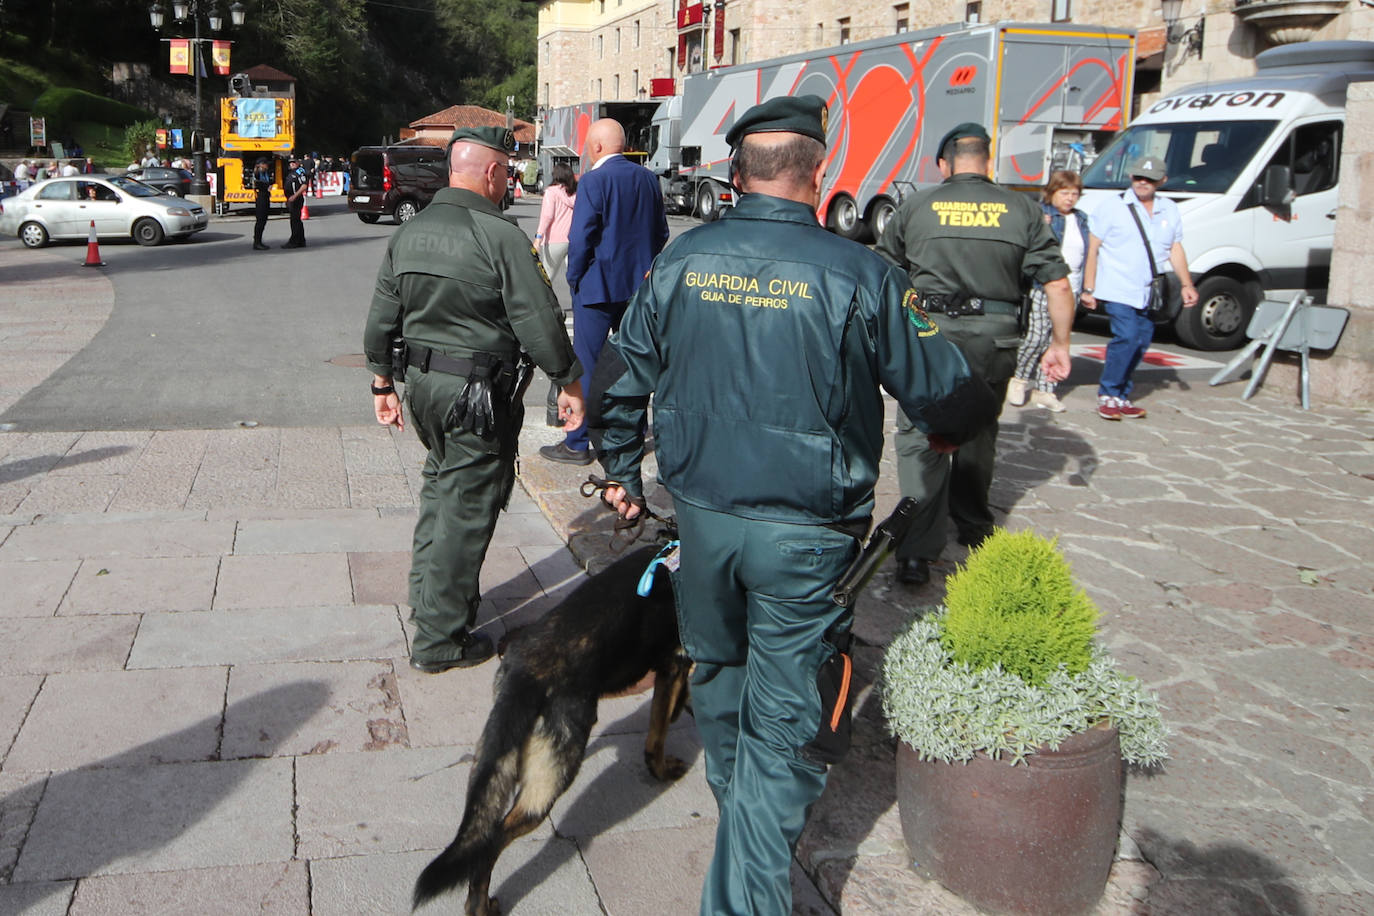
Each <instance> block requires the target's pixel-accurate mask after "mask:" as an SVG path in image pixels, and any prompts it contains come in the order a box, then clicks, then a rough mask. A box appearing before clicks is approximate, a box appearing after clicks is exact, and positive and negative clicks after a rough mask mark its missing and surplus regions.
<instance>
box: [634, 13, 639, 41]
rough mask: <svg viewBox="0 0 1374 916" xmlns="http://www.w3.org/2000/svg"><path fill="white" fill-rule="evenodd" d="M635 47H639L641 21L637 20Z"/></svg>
mask: <svg viewBox="0 0 1374 916" xmlns="http://www.w3.org/2000/svg"><path fill="white" fill-rule="evenodd" d="M635 47H636V48H637V47H639V20H638V19H636V20H635Z"/></svg>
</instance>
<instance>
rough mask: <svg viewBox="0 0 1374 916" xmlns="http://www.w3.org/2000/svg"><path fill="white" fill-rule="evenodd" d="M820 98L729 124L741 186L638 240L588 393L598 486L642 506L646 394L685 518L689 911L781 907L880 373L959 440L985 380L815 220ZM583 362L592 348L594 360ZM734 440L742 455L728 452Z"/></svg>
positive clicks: (868, 473) (866, 488) (978, 416)
mask: <svg viewBox="0 0 1374 916" xmlns="http://www.w3.org/2000/svg"><path fill="white" fill-rule="evenodd" d="M826 115H827V111H826V106H825V102H824V101H822V100H821V99H820V98H818V97H816V96H812V95H808V96H801V97H796V98H793V97H782V98H776V99H771V100H769V101H767V102H765V103H763V104H761V105H758V106H755V107H754V108H751V109H750V110H749V111H747V112H745V113H744V114H743V115H742V116H741V117H740V118H739V120H738V121H736V122H735V124H734V126H733V127H731V129H730V131H729V133H728V134H727V135H726V140H727V142H729V143H730V145H731V146H732V147H734V148H735V150H736V152H735V158H734V163H733V165H734V174H735V176H736V177H735V180H736V183H737V185H738V187H739V189H740V190H741V192H742V193H743V197H742V198H741V199H740V201H739V205H738V206H736V207H733V208H730V209H729V210H727V211H725V214H724V216H723V217H722V218H721V219H720V220H719V221H718V222H715V223H709V224H706V225H703V226H700V227H698V228H695V229H693V230H691V231H690V232H688V233H686V234H685V235H683V236H682V237H680V238H678V239H677V240H676V241H674V242H673V243H672V244H670V245H669V246H668V247H667V248H666V249H664V251H663V253H662V254H660V255H659V256H658V259H657V260H656V261H655V262H654V264H653V267H652V269H651V270H650V272H649V275H648V276H647V277H646V278H645V280H644V282H643V284H642V285H641V286H640V287H639V290H638V292H636V293H635V296H634V298H633V299H632V300H631V302H630V304H629V307H628V309H627V311H626V313H625V316H624V319H623V321H622V324H621V327H620V331H619V335H618V337H616V338H614V346H615V349H616V351H617V352H618V354H619V356H620V357H622V358H623V360H624V362H625V364H626V366H627V368H626V371H625V373H624V375H622V376H621V378H620V379H619V380H618V381H616V382H615V383H614V384H612V385H611V387H610V389H609V391H608V392H607V394H606V396H605V398H604V399H603V400H602V406H603V409H604V414H603V417H602V419H601V423H602V425H604V426H605V432H604V434H603V437H602V442H601V449H602V451H601V461H602V463H603V465H604V466H605V469H606V473H607V475H608V476H609V477H610V479H612V480H614V481H618V482H619V484H618V485H616V486H612V487H609V488H607V491H606V499H607V501H608V502H611V503H612V504H613V505H615V506H616V508H617V510H618V511H619V512H620V514H621V515H622V516H624V517H626V518H636V517H638V515H639V514H640V512H641V509H642V507H643V506H644V502H643V483H642V481H641V478H640V464H641V459H642V456H643V454H644V438H643V436H644V433H643V431H642V430H643V427H642V421H643V419H644V415H645V412H646V409H647V403H648V400H649V397H650V395H651V394H652V395H653V399H654V435H655V437H656V440H657V444H656V447H655V454H656V457H657V459H658V472H659V479H660V480H661V482H662V483H663V485H664V486H665V487H666V488H667V489H668V491H669V492H670V493H671V494H672V496H673V505H674V508H675V510H676V513H677V521H678V526H679V532H680V535H681V557H680V562H681V565H680V568H679V574H680V575H679V577H678V585H679V587H680V592H679V594H678V598H679V612H678V616H679V621H680V623H681V631H682V642H683V645H684V646H685V647H686V649H687V651H688V652H689V653H690V655H691V656H692V658H693V660H694V661H695V662H696V667H695V670H694V674H693V676H692V706H693V711H694V715H695V718H696V724H697V728H698V729H699V731H700V733H701V739H702V744H703V747H704V751H705V757H706V778H707V781H708V782H709V784H710V786H711V790H712V791H713V792H714V794H715V797H716V804H717V807H718V808H719V810H720V822H719V825H718V826H717V828H716V847H715V854H714V858H713V859H712V862H711V867H710V870H709V871H708V873H707V876H706V884H705V887H704V889H703V892H702V902H701V912H702V913H703V914H711V916H715V914H722V913H750V914H774V916H785V914H788V913H790V912H791V886H790V883H789V873H790V868H791V862H792V854H793V850H794V847H795V845H796V842H797V838H798V837H799V836H800V834H801V830H802V827H803V825H804V823H805V820H806V815H807V812H808V811H809V809H810V807H811V805H812V804H813V803H814V802H815V801H816V799H817V798H819V797H820V795H821V791H822V790H823V789H824V787H825V781H826V763H825V762H823V761H826V760H830V761H833V760H834V759H837V758H836V756H835V754H836V753H842V750H841V751H838V752H837V751H836V749H835V748H830V749H829V750H830V751H831V753H829V754H827V753H824V752H822V751H821V750H820V749H819V748H818V747H817V746H816V745H814V744H813V742H814V741H816V740H817V737H818V735H819V734H820V733H821V723H822V721H823V716H824V721H827V722H828V721H829V720H830V713H831V712H832V711H833V710H824V711H823V710H822V703H821V701H820V699H819V696H818V690H817V675H818V672H819V671H820V670H821V668H822V663H823V662H824V661H825V660H827V659H828V658H829V657H830V656H831V655H832V654H833V653H834V652H835V651H836V645H837V644H842V643H845V642H847V634H848V632H849V627H850V622H851V619H852V613H851V612H850V611H849V610H846V609H845V608H841V607H840V606H839V605H837V604H835V603H834V601H833V600H832V598H831V592H832V590H833V588H834V586H835V585H836V583H837V582H838V581H839V579H840V577H841V576H842V575H843V573H844V572H845V570H846V569H847V568H848V567H849V566H850V564H851V563H852V562H853V560H854V559H855V557H856V556H857V555H858V545H859V540H860V539H861V538H862V537H864V535H865V534H866V533H867V530H868V526H869V524H870V523H871V521H872V513H873V505H874V498H873V486H874V483H875V482H876V480H877V476H878V459H879V455H880V453H881V451H882V445H883V400H882V393H881V391H880V390H879V388H880V386H881V388H883V389H886V390H887V391H888V392H889V393H891V394H892V395H893V397H895V398H896V399H897V400H898V402H899V403H900V404H901V405H902V406H903V408H904V409H905V410H906V411H907V413H908V414H909V415H910V416H911V418H912V419H913V421H914V422H915V423H916V424H918V425H919V426H920V427H921V428H922V429H923V430H925V431H927V432H929V433H932V434H935V435H938V436H940V437H943V438H944V439H945V440H947V441H949V442H952V443H957V442H960V441H963V440H964V439H965V438H967V437H968V436H970V435H973V434H974V433H975V432H976V431H977V430H978V429H979V428H981V427H982V426H983V425H985V424H986V423H988V422H990V421H991V420H992V418H993V416H994V415H995V413H996V409H997V405H996V404H995V403H994V402H993V397H992V392H991V391H990V390H989V389H988V387H987V385H985V384H983V383H982V382H981V381H979V380H977V379H976V378H974V377H973V376H972V375H971V373H970V372H969V369H968V366H967V365H966V364H965V362H964V359H963V357H961V356H960V355H959V351H958V350H957V349H955V347H954V346H953V345H952V344H951V343H950V342H949V341H948V340H946V339H945V338H944V337H943V336H942V335H941V334H940V332H939V330H938V329H937V328H936V326H935V324H934V322H932V321H930V320H929V319H928V318H927V316H926V315H925V314H924V313H922V312H921V311H920V309H919V308H917V307H916V303H915V293H914V292H913V290H912V289H911V285H910V283H908V282H907V278H906V275H905V274H904V273H903V272H902V271H901V270H900V269H898V268H896V267H893V266H892V265H890V264H888V263H887V262H885V261H884V260H883V259H882V258H880V257H878V256H877V255H875V254H873V253H872V252H871V251H869V250H868V249H866V248H864V247H863V246H861V245H858V244H855V243H854V242H849V241H846V240H844V239H841V238H839V237H837V236H835V235H832V234H831V233H829V232H827V231H826V230H825V229H823V228H822V227H821V226H820V225H819V224H818V223H817V220H816V206H817V204H818V203H819V200H820V188H821V180H822V178H823V176H824V174H825V137H826V130H825V120H826ZM599 368H600V366H599V365H598V370H599ZM741 456H745V459H744V460H741Z"/></svg>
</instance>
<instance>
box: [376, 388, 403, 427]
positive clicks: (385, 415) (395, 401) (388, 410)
mask: <svg viewBox="0 0 1374 916" xmlns="http://www.w3.org/2000/svg"><path fill="white" fill-rule="evenodd" d="M372 408H373V410H374V411H375V412H376V414H377V422H378V423H380V424H382V425H383V426H394V427H396V428H397V429H400V430H404V429H405V428H406V418H405V414H404V412H402V410H401V399H400V398H399V397H397V396H396V393H395V392H394V391H393V392H392V393H391V394H374V395H373V396H372Z"/></svg>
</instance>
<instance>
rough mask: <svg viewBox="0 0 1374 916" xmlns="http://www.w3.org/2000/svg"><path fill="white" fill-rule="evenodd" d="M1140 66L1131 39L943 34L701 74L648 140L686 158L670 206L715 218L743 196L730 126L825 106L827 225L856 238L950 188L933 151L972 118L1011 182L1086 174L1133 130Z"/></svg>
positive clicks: (972, 30) (1061, 31)
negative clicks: (744, 117) (779, 99)
mask: <svg viewBox="0 0 1374 916" xmlns="http://www.w3.org/2000/svg"><path fill="white" fill-rule="evenodd" d="M1134 68H1135V33H1134V32H1133V31H1131V30H1129V29H1115V28H1105V27H1102V26H1092V25H1078V24H1076V23H1054V24H1033V23H1018V22H999V23H992V24H981V25H979V24H974V25H969V24H962V23H961V24H955V25H946V26H938V27H935V28H929V29H923V30H920V31H914V32H902V33H899V34H896V35H888V36H885V37H883V38H875V39H873V40H871V41H862V42H855V43H853V44H847V45H842V46H840V47H834V48H825V49H822V50H817V51H808V52H805V53H801V54H793V55H790V56H787V57H779V58H775V59H773V60H767V61H762V62H760V63H755V64H742V65H739V66H734V67H725V68H720V69H715V70H708V71H706V72H704V73H695V74H692V75H690V76H688V77H687V78H686V79H685V81H684V84H683V91H682V96H681V98H680V99H671V100H669V101H667V102H664V103H662V104H661V105H660V106H659V109H658V111H657V112H656V113H655V116H654V123H653V125H652V126H651V127H652V129H651V132H650V136H651V139H652V140H654V141H655V145H656V146H657V147H659V153H660V155H658V156H656V157H654V158H655V159H668V158H670V157H671V156H672V155H673V154H676V157H677V158H676V159H675V160H674V161H672V162H671V164H670V165H669V167H668V168H667V169H666V170H665V171H664V172H663V184H664V196H665V201H666V203H667V204H668V206H669V207H670V209H673V210H675V211H677V212H682V213H695V214H696V215H697V216H699V217H701V218H702V219H712V218H714V217H715V216H716V215H717V214H718V213H719V210H720V207H722V206H726V205H729V204H730V203H731V202H732V201H733V199H734V198H733V192H732V190H731V187H730V180H729V162H730V149H729V147H728V146H727V145H726V143H725V134H726V132H727V131H729V129H730V127H731V126H732V125H733V124H734V123H735V119H736V118H737V117H739V116H740V115H741V114H743V113H744V112H745V111H746V110H747V109H748V108H750V107H751V106H753V105H756V104H758V103H759V102H762V101H765V100H767V99H770V98H773V97H775V96H783V95H805V94H811V95H818V96H820V97H821V98H823V99H825V100H826V101H827V102H828V103H829V105H830V113H829V127H828V131H827V144H826V145H827V149H828V156H829V160H828V162H827V166H826V175H825V184H824V185H823V187H822V189H821V207H820V216H821V219H822V220H823V221H824V223H825V224H826V225H827V226H828V227H829V228H830V229H832V230H833V231H835V232H837V233H838V234H840V235H843V236H845V237H846V238H854V239H859V238H865V237H871V236H874V235H876V234H880V233H881V232H882V230H883V228H884V227H885V226H886V224H887V221H888V220H889V219H891V217H892V214H893V213H895V212H896V207H897V204H898V202H899V201H900V200H901V198H902V195H903V194H904V193H909V192H910V191H912V190H914V189H915V188H917V187H920V186H922V185H927V184H932V183H936V182H938V181H940V180H941V176H940V172H939V169H938V167H937V166H936V159H937V156H938V152H939V151H938V150H936V149H935V146H936V144H938V143H939V141H940V137H941V136H943V135H944V133H945V132H946V131H948V130H949V129H950V128H952V127H954V126H955V125H956V124H960V123H962V122H964V121H978V122H980V123H982V124H983V125H985V126H986V127H987V129H988V133H989V134H990V135H991V137H992V152H993V174H992V176H991V177H992V178H993V179H994V180H995V181H998V182H1000V183H1002V184H1006V185H1011V186H1017V187H1023V188H1031V187H1040V186H1042V185H1043V184H1044V183H1045V181H1046V179H1048V177H1049V174H1050V172H1051V171H1052V170H1054V169H1056V168H1073V169H1077V170H1081V169H1082V168H1083V167H1084V166H1085V165H1086V164H1088V163H1090V162H1091V161H1092V159H1093V157H1094V156H1095V155H1096V151H1097V150H1100V149H1101V148H1102V147H1103V146H1105V145H1106V143H1107V142H1109V141H1110V139H1111V137H1112V136H1113V134H1115V132H1116V131H1118V130H1120V129H1121V128H1122V127H1124V126H1125V124H1126V122H1127V121H1128V120H1129V118H1130V106H1131V89H1132V79H1133V77H1134V72H1135V70H1134ZM679 112H680V114H679ZM678 118H680V123H675V120H676V119H678Z"/></svg>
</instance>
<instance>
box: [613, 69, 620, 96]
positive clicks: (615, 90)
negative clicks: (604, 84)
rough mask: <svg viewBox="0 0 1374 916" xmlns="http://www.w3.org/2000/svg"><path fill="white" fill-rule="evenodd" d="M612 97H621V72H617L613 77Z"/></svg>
mask: <svg viewBox="0 0 1374 916" xmlns="http://www.w3.org/2000/svg"><path fill="white" fill-rule="evenodd" d="M611 98H613V99H618V98H620V74H619V73H617V74H615V75H614V76H612V77H611Z"/></svg>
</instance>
